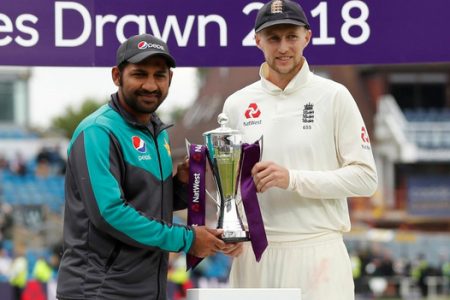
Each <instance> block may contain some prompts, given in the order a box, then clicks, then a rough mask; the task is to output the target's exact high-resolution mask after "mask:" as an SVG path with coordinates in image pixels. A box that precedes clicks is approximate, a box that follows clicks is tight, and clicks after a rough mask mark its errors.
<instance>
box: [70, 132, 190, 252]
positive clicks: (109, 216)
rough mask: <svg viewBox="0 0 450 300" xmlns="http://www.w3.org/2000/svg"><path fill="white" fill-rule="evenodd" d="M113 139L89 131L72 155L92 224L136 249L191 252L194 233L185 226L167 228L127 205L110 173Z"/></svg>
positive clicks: (72, 164)
mask: <svg viewBox="0 0 450 300" xmlns="http://www.w3.org/2000/svg"><path fill="white" fill-rule="evenodd" d="M112 143H113V141H112V137H111V136H110V133H109V131H108V130H107V129H105V128H103V127H101V126H90V127H87V128H86V129H85V130H84V131H83V132H82V133H81V134H80V135H79V136H78V137H77V139H76V141H75V142H74V144H73V146H72V149H71V151H70V153H69V160H70V161H71V171H72V172H73V173H74V174H72V176H73V177H74V179H75V181H76V185H77V188H78V190H79V193H80V198H81V199H82V201H83V202H84V207H85V208H86V211H87V214H88V217H89V220H90V221H91V222H92V223H93V224H94V226H96V227H97V228H98V229H99V230H102V231H104V232H106V233H108V234H110V235H111V236H114V237H115V238H117V239H118V240H120V241H122V242H124V243H126V244H129V245H132V246H135V247H144V248H145V247H149V248H153V247H158V248H160V249H163V250H166V251H172V252H179V251H184V252H188V251H189V249H190V247H191V244H192V242H193V238H194V233H193V231H192V230H191V229H190V228H188V227H184V226H178V225H172V224H167V223H165V222H163V221H161V220H159V219H155V218H150V217H148V216H145V215H144V214H142V213H141V212H140V211H138V210H137V209H135V208H134V207H133V206H131V205H129V204H128V202H127V201H125V199H124V196H123V191H122V188H121V186H120V178H116V177H115V176H114V174H112V172H111V169H110V164H111V163H117V159H116V160H114V159H111V157H110V156H114V155H117V153H112V152H114V147H111V144H112Z"/></svg>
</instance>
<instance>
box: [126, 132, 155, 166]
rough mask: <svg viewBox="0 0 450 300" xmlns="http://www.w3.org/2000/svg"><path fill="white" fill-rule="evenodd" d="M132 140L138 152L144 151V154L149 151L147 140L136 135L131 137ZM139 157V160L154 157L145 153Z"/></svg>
mask: <svg viewBox="0 0 450 300" xmlns="http://www.w3.org/2000/svg"><path fill="white" fill-rule="evenodd" d="M131 141H132V144H133V147H134V149H135V150H136V151H137V152H139V153H142V154H144V153H147V144H146V143H145V141H144V140H143V139H141V138H140V137H138V136H136V135H134V136H132V137H131ZM138 159H139V160H150V159H152V157H151V156H150V155H149V154H144V155H139V156H138Z"/></svg>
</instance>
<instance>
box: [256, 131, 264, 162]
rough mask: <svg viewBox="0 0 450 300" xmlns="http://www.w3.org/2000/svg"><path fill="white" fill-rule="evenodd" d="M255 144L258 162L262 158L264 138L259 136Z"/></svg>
mask: <svg viewBox="0 0 450 300" xmlns="http://www.w3.org/2000/svg"><path fill="white" fill-rule="evenodd" d="M255 143H258V144H259V161H261V160H262V156H263V149H264V147H263V146H264V136H263V135H261V137H260V138H259V139H257V140H256V141H255Z"/></svg>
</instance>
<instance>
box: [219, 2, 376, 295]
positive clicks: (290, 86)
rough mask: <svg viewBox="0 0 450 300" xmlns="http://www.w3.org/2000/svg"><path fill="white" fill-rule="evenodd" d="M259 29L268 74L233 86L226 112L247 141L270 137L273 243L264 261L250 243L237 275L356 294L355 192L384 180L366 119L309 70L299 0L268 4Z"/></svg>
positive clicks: (262, 181)
mask: <svg viewBox="0 0 450 300" xmlns="http://www.w3.org/2000/svg"><path fill="white" fill-rule="evenodd" d="M255 32H256V34H255V39H256V44H257V46H258V48H259V49H261V51H262V52H263V53H264V57H265V62H264V63H263V64H262V65H261V68H260V77H261V79H260V80H259V81H257V82H255V83H253V84H251V85H249V86H247V87H245V88H243V89H242V90H239V91H237V92H236V93H234V94H233V95H231V96H230V97H229V98H228V99H227V100H226V102H225V105H224V108H223V111H224V113H226V115H227V116H228V117H229V119H230V121H229V126H230V127H232V128H235V129H238V130H240V131H241V132H242V133H243V134H244V138H245V140H246V141H247V142H254V141H256V140H257V139H259V138H260V137H261V136H263V137H264V145H263V151H262V152H263V156H262V161H261V162H259V163H257V164H256V165H255V167H254V168H253V170H252V174H253V176H254V181H255V184H256V188H257V191H258V192H259V194H258V199H259V203H260V206H261V210H262V215H263V219H264V225H265V228H266V233H267V238H268V241H269V246H268V248H267V249H266V251H265V252H264V254H263V256H262V259H261V261H260V262H259V263H257V262H256V261H255V257H254V255H253V252H252V250H251V247H250V245H249V244H248V243H246V244H245V245H244V251H243V253H242V255H241V256H239V257H238V258H235V259H234V261H233V265H232V270H231V274H230V284H231V286H232V287H242V288H258V287H261V288H301V290H302V300H352V299H354V298H355V296H354V284H353V279H352V269H351V264H350V259H349V255H348V252H347V249H346V247H345V245H344V242H343V237H342V234H343V233H344V232H347V231H349V230H350V218H349V212H348V206H347V197H351V196H370V195H372V194H373V193H374V192H375V190H376V188H377V180H378V179H377V173H376V168H375V162H374V159H373V154H372V150H371V146H370V140H369V136H368V133H367V130H366V127H365V125H364V121H363V119H362V117H361V113H360V112H359V109H358V107H357V105H356V102H355V100H354V99H353V97H352V95H351V94H350V93H349V91H348V90H347V88H345V87H344V86H343V85H341V84H339V83H336V82H334V81H331V80H329V79H325V78H321V77H319V76H317V75H315V74H313V73H312V72H311V71H310V70H309V66H308V62H307V60H306V59H305V57H304V56H303V50H304V49H305V48H306V46H307V45H308V44H309V42H310V40H311V35H312V32H311V30H310V26H309V23H308V20H307V18H306V16H305V13H304V11H303V9H302V8H301V6H300V5H299V4H298V3H296V2H293V1H290V0H273V1H271V2H269V3H266V4H265V5H264V6H263V7H262V8H261V9H260V11H259V12H258V15H257V18H256V23H255Z"/></svg>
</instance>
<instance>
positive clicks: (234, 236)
mask: <svg viewBox="0 0 450 300" xmlns="http://www.w3.org/2000/svg"><path fill="white" fill-rule="evenodd" d="M222 240H223V241H224V242H225V243H239V242H246V241H250V236H249V234H248V232H247V231H230V230H226V231H224V232H223V233H222Z"/></svg>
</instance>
